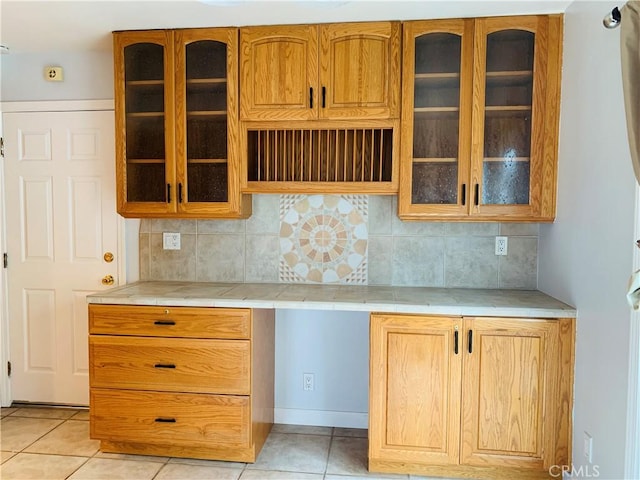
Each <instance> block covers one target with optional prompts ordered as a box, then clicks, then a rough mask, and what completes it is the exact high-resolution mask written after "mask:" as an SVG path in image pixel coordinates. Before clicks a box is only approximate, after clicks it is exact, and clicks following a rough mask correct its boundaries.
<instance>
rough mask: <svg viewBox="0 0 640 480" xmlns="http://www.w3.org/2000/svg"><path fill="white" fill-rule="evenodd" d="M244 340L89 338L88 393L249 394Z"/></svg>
mask: <svg viewBox="0 0 640 480" xmlns="http://www.w3.org/2000/svg"><path fill="white" fill-rule="evenodd" d="M250 355H251V343H250V342H249V340H202V339H182V338H149V337H127V336H119V337H116V336H109V335H91V336H90V337H89V358H90V362H89V369H90V372H89V378H90V381H91V386H92V387H104V388H132V389H134V388H135V389H143V390H169V391H177V392H201V393H209V392H214V393H230V394H238V395H248V394H249V393H250V365H251V363H250V362H251V360H250Z"/></svg>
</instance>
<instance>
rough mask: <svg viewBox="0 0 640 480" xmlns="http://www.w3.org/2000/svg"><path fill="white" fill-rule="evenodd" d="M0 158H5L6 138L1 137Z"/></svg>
mask: <svg viewBox="0 0 640 480" xmlns="http://www.w3.org/2000/svg"><path fill="white" fill-rule="evenodd" d="M0 157H4V138H2V137H0Z"/></svg>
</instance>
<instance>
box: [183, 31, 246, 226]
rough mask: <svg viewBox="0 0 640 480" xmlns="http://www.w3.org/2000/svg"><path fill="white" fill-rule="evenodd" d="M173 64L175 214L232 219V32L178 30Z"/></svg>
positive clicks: (236, 210) (235, 199) (235, 187)
mask: <svg viewBox="0 0 640 480" xmlns="http://www.w3.org/2000/svg"><path fill="white" fill-rule="evenodd" d="M175 60H176V61H175V67H176V71H175V85H176V156H177V158H176V163H177V187H176V188H177V202H178V212H180V213H186V214H190V215H198V214H199V215H204V216H220V217H224V216H238V215H240V214H241V213H242V199H241V196H240V176H239V170H240V165H239V163H240V156H239V151H238V149H239V148H240V145H239V125H238V114H237V111H238V29H236V28H203V29H189V30H178V31H176V33H175ZM249 213H250V212H249Z"/></svg>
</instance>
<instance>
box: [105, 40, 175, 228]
mask: <svg viewBox="0 0 640 480" xmlns="http://www.w3.org/2000/svg"><path fill="white" fill-rule="evenodd" d="M113 41H114V42H113V46H114V70H115V79H114V84H115V112H116V182H117V204H118V213H120V214H121V215H123V216H125V217H135V216H144V215H145V214H147V215H160V216H161V215H163V214H167V213H172V212H175V211H176V201H175V198H176V196H175V153H174V118H175V115H174V90H173V87H174V85H173V72H174V66H173V32H171V31H167V30H157V31H152V32H116V33H114V36H113Z"/></svg>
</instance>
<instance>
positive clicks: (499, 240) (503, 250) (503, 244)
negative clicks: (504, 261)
mask: <svg viewBox="0 0 640 480" xmlns="http://www.w3.org/2000/svg"><path fill="white" fill-rule="evenodd" d="M508 243H509V238H508V237H496V255H506V254H507V246H508Z"/></svg>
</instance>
